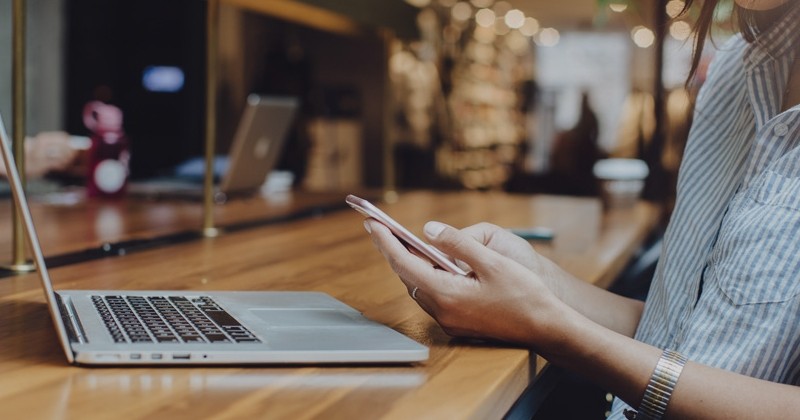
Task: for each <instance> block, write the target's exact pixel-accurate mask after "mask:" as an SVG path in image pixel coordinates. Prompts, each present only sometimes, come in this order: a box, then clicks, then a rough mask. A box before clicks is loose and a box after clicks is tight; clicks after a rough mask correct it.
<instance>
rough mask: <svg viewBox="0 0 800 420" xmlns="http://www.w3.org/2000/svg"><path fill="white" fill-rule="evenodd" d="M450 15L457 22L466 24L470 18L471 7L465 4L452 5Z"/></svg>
mask: <svg viewBox="0 0 800 420" xmlns="http://www.w3.org/2000/svg"><path fill="white" fill-rule="evenodd" d="M450 15H451V16H453V19H455V20H457V21H460V22H466V21H467V20H468V19H469V18H471V17H472V7H470V5H469V3H466V2H459V3H456V4H455V5H453V8H452V9H450Z"/></svg>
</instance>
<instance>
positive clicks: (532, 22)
mask: <svg viewBox="0 0 800 420" xmlns="http://www.w3.org/2000/svg"><path fill="white" fill-rule="evenodd" d="M519 32H520V33H521V34H522V35H525V36H534V35H536V33H537V32H539V21H538V20H536V19H535V18H532V17H530V16H529V17H526V18H525V23H524V24H523V25H522V27H521V28H519Z"/></svg>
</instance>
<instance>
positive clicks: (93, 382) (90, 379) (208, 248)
mask: <svg viewBox="0 0 800 420" xmlns="http://www.w3.org/2000/svg"><path fill="white" fill-rule="evenodd" d="M342 198H343V197H342ZM243 207H244V204H243ZM381 207H382V208H383V209H384V210H385V211H386V212H387V213H389V214H390V215H392V216H394V217H395V218H396V219H397V220H398V221H400V222H401V223H403V224H405V225H406V226H408V227H409V228H410V229H411V230H412V231H414V232H420V231H421V227H422V225H423V224H424V223H425V222H426V221H428V220H431V219H436V220H440V221H444V222H447V223H450V224H453V225H455V226H459V227H463V226H467V225H470V224H473V223H476V222H480V221H489V222H493V223H497V224H499V225H502V226H507V227H524V226H533V225H547V226H550V227H552V228H553V229H555V231H556V240H555V241H554V242H553V243H552V244H549V245H537V248H538V249H539V250H540V251H541V252H543V253H545V254H547V255H548V256H550V257H551V258H554V259H555V260H556V261H558V262H560V263H562V264H563V265H564V266H565V267H566V268H567V270H569V271H571V272H573V273H575V274H576V275H578V276H580V277H582V278H584V279H586V280H587V281H591V282H596V283H601V284H607V282H608V281H609V280H610V279H613V278H614V277H615V276H616V275H617V274H618V273H619V271H620V270H621V268H622V266H623V265H624V263H625V261H627V259H628V258H630V256H631V255H632V253H633V252H634V251H635V250H636V249H637V247H638V246H639V244H640V243H641V241H642V240H643V238H644V236H645V235H646V233H647V232H648V231H649V230H650V229H651V228H652V227H653V226H654V224H655V220H656V216H657V214H656V211H655V209H654V208H653V207H652V206H650V205H647V204H639V205H638V206H636V207H634V208H631V209H627V210H619V211H614V212H607V213H605V214H604V213H603V212H602V210H601V208H600V205H599V203H598V202H596V201H594V200H590V199H574V198H557V197H546V196H539V197H529V196H521V195H507V194H502V193H431V192H415V193H406V194H401V196H400V200H399V202H398V203H396V204H392V205H385V204H384V205H381ZM173 210H174V209H170V210H169V211H170V212H171V211H173ZM142 211H143V213H142V214H140V215H137V216H135V218H141V219H142V220H147V219H149V218H157V217H158V216H157V215H158V214H160V213H159V211H164V212H167V211H166V210H153V209H150V210H142ZM242 211H243V212H244V211H245V209H244V208H243V209H242ZM49 212H52V214H50V215H49V216H46V217H48V218H49V222H47V223H52V224H53V226H49V227H48V229H50V233H48V234H47V235H48V236H47V237H48V238H54V237H55V238H60V239H58V240H57V241H60V240H62V239H63V238H61V235H65V236H66V237H67V238H69V237H70V236H75V237H79V239H78V240H81V241H85V242H87V243H89V242H92V241H96V240H97V237H95V236H93V235H96V233H91V231H92V229H94V227H95V226H96V225H97V223H98V218H99V217H101V216H100V215H99V214H98V213H91V212H87V214H85V215H83V218H82V219H81V218H79V217H77V216H76V215H74V214H71V212H72V211H71V210H68V211H66V213H68V214H66V215H64V216H57V213H58V211H55V210H53V209H39V211H38V213H39V214H45V213H49ZM256 212H257V211H256ZM176 214H177V216H175V217H178V219H176V220H174V221H173V222H172V223H174V224H180V223H182V222H181V219H180V218H181V217H182V216H181V213H180V211H178V212H177V213H176ZM198 214H199V213H198ZM195 216H196V215H194V214H193V213H192V214H190V215H189V216H187V218H189V219H191V218H193V217H195ZM62 217H63V219H62ZM59 220H65V221H66V220H70V222H68V223H67V222H65V223H60V222H59ZM80 220H82V222H79V221H80ZM195 220H199V216H197V219H192V223H194V221H195ZM361 220H362V218H361V216H360V215H358V214H357V213H355V212H353V211H349V210H346V211H338V212H333V213H328V214H326V215H324V216H321V217H317V218H307V219H303V220H297V221H292V222H289V223H284V224H277V225H271V226H264V227H257V228H253V229H247V230H242V231H238V232H236V233H228V234H224V235H222V236H220V237H217V238H213V239H202V240H197V241H192V242H188V243H183V244H180V245H177V246H171V247H164V248H159V249H154V250H151V251H143V252H139V253H135V254H131V255H126V256H123V257H117V258H104V259H99V260H95V261H90V262H86V263H80V264H74V265H70V266H65V267H61V268H57V269H54V270H52V272H51V276H52V277H53V281H54V283H55V287H56V289H129V290H136V289H180V290H183V289H186V290H313V291H322V292H326V293H329V294H331V295H332V296H334V297H336V298H338V299H340V300H342V301H343V302H345V303H347V304H348V305H350V306H353V307H354V308H356V309H358V310H360V311H362V312H364V314H365V315H366V316H367V317H368V318H371V319H373V320H375V321H378V322H380V323H383V324H385V325H388V326H390V327H392V328H394V329H396V330H398V331H400V332H402V333H403V334H406V335H408V336H410V337H412V338H413V339H415V340H417V341H419V342H421V343H423V344H426V345H428V346H430V347H431V353H430V359H429V360H428V361H426V362H424V363H419V364H413V365H400V366H285V367H281V366H259V367H235V366H234V367H215V368H206V367H191V368H171V367H159V368H82V367H73V366H68V365H67V364H66V362H65V360H64V357H63V354H62V352H61V349H60V348H59V347H58V343H57V341H56V337H55V332H54V329H53V327H52V325H51V322H50V320H49V315H48V313H47V310H46V307H45V305H44V298H43V295H42V291H41V286H40V284H39V279H38V277H37V276H36V275H35V274H29V275H23V276H16V277H11V278H5V279H0V413H1V414H0V417H2V418H9V419H16V418H25V419H49V418H53V419H61V418H66V419H72V418H75V419H94V418H97V419H107V418H121V419H123V418H124V419H144V418H169V419H181V418H194V419H196V418H213V419H234V418H237V419H238V418H270V419H272V418H281V419H283V418H286V419H310V418H325V419H356V418H358V419H361V418H369V419H372V418H385V419H417V418H432V419H445V418H446V419H454V418H458V419H461V418H474V419H486V418H499V417H502V416H503V415H504V414H505V413H506V412H507V411H508V409H509V408H510V407H511V406H512V404H513V403H514V401H515V400H516V399H517V398H518V396H519V395H520V394H521V393H522V391H523V390H524V389H525V388H526V386H528V385H529V384H530V383H531V381H532V380H533V379H534V377H535V374H536V372H537V371H538V369H541V367H542V363H541V361H540V362H539V363H537V361H536V360H537V359H536V357H535V356H534V355H533V354H532V353H531V352H530V351H529V350H527V349H524V348H515V347H513V346H508V345H501V344H496V343H475V342H466V341H460V340H454V339H452V338H450V337H448V336H447V335H446V334H444V333H443V332H442V330H441V329H440V328H439V327H438V326H437V325H436V324H435V322H433V321H432V320H431V319H430V318H429V317H428V316H427V315H426V314H425V313H424V312H422V310H420V309H419V308H418V307H417V306H416V304H415V303H414V302H413V301H412V300H411V299H410V298H409V296H408V294H407V291H406V289H405V288H404V286H403V285H402V284H401V283H400V281H399V280H397V278H396V277H395V275H394V274H393V273H392V272H391V270H390V269H389V267H388V265H387V264H386V263H385V261H384V260H383V259H382V257H381V256H380V255H379V253H378V252H377V251H375V249H374V248H373V247H372V244H371V242H370V240H369V239H368V237H367V235H366V234H365V232H364V229H363V226H362V223H361ZM42 223H45V220H42V221H41V223H40V224H42ZM122 223H123V225H125V224H126V223H134V224H144V225H147V222H143V221H138V220H128V218H126V217H123V221H122ZM159 223H162V224H163V225H162V224H160V225H159V226H163V229H170V228H172V227H173V225H172V223H170V222H169V221H167V220H164V221H160V222H159ZM67 224H70V225H67ZM161 228H162V227H159V228H157V229H161ZM148 229H154V228H148ZM134 230H135V229H134ZM87 231H89V233H87ZM81 235H85V236H81ZM121 235H124V233H122V234H121ZM59 243H62V242H59Z"/></svg>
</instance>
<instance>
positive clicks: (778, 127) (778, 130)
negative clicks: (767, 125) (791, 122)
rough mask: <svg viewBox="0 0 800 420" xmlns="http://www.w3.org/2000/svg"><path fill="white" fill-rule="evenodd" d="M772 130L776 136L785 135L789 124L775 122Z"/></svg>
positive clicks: (787, 132)
mask: <svg viewBox="0 0 800 420" xmlns="http://www.w3.org/2000/svg"><path fill="white" fill-rule="evenodd" d="M772 132H773V133H775V135H776V136H781V137H783V136H785V135H787V134H789V126H788V125H786V124H783V123H780V124H775V128H773V129H772Z"/></svg>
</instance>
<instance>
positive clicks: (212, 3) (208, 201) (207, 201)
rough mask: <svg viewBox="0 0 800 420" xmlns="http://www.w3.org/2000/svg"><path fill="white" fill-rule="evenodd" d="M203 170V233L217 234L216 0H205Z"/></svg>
mask: <svg viewBox="0 0 800 420" xmlns="http://www.w3.org/2000/svg"><path fill="white" fill-rule="evenodd" d="M206 14H207V16H206V172H205V183H204V196H203V236H205V237H207V238H213V237H215V236H217V235H219V229H217V228H216V227H214V154H215V152H216V137H217V49H218V42H219V38H218V33H219V0H208V10H207V11H206Z"/></svg>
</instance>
